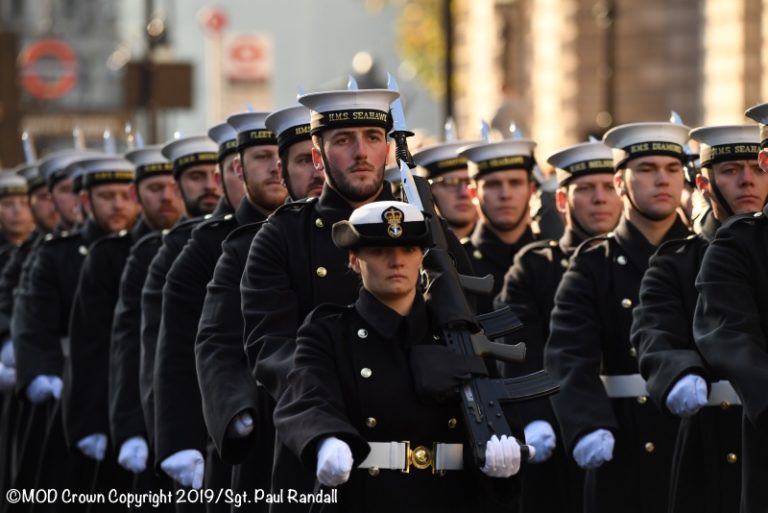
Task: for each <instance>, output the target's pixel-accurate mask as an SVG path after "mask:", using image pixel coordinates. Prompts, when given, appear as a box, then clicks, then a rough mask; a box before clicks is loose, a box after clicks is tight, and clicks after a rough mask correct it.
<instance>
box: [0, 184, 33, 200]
mask: <svg viewBox="0 0 768 513" xmlns="http://www.w3.org/2000/svg"><path fill="white" fill-rule="evenodd" d="M27 192H29V187H28V186H27V185H5V186H2V185H0V198H5V197H6V196H26V194H27Z"/></svg>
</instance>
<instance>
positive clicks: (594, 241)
mask: <svg viewBox="0 0 768 513" xmlns="http://www.w3.org/2000/svg"><path fill="white" fill-rule="evenodd" d="M611 239H613V232H608V233H604V234H602V235H595V236H594V237H590V238H589V239H587V240H585V241H584V242H582V243H581V244H579V247H577V248H576V251H574V252H573V256H574V257H576V256H579V255H581V254H582V253H583V252H585V251H587V250H588V249H589V248H591V247H593V246H596V245H598V244H600V243H601V242H606V241H609V240H611Z"/></svg>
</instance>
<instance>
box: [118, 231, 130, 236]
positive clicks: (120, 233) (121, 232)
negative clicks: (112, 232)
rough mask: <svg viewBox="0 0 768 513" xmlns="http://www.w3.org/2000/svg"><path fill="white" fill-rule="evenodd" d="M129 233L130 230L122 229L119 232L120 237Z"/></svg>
mask: <svg viewBox="0 0 768 513" xmlns="http://www.w3.org/2000/svg"><path fill="white" fill-rule="evenodd" d="M127 234H128V230H120V231H119V232H117V236H118V237H125V236H126V235H127Z"/></svg>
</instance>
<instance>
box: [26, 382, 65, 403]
mask: <svg viewBox="0 0 768 513" xmlns="http://www.w3.org/2000/svg"><path fill="white" fill-rule="evenodd" d="M57 383H58V385H57ZM61 386H62V382H61V378H59V377H58V376H47V375H44V376H37V377H36V378H35V379H33V380H32V382H31V383H30V384H29V386H27V398H29V400H30V401H32V403H34V404H40V403H42V402H44V401H47V400H48V399H50V398H51V397H53V398H55V399H59V398H60V397H61Z"/></svg>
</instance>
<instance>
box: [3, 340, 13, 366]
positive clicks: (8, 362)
mask: <svg viewBox="0 0 768 513" xmlns="http://www.w3.org/2000/svg"><path fill="white" fill-rule="evenodd" d="M0 363H2V364H3V365H5V366H6V367H16V354H15V353H14V352H13V343H12V342H11V341H10V339H9V340H6V341H5V342H3V347H2V349H0Z"/></svg>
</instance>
